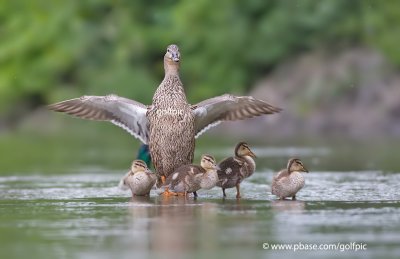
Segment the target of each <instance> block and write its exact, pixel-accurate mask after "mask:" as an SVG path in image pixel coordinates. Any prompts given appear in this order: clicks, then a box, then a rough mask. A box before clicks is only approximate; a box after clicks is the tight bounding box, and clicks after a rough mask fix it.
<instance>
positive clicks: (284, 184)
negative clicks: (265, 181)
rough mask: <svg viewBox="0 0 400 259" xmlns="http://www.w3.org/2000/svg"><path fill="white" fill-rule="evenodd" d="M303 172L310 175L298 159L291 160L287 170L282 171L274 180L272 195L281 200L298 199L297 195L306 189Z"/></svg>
mask: <svg viewBox="0 0 400 259" xmlns="http://www.w3.org/2000/svg"><path fill="white" fill-rule="evenodd" d="M301 172H306V173H308V170H307V169H306V168H305V167H304V165H303V163H302V162H301V161H300V159H298V158H292V159H289V161H288V164H287V168H285V169H282V170H281V171H280V172H278V173H277V174H276V175H275V176H274V177H273V179H272V186H271V193H272V194H274V195H276V196H278V197H279V199H285V198H287V197H292V199H293V200H295V199H296V193H297V192H298V191H300V190H301V188H303V187H304V184H305V180H304V176H303V174H301Z"/></svg>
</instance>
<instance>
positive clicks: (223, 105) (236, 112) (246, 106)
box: [192, 94, 281, 138]
mask: <svg viewBox="0 0 400 259" xmlns="http://www.w3.org/2000/svg"><path fill="white" fill-rule="evenodd" d="M192 109H193V112H194V114H195V122H196V138H197V137H199V136H200V135H201V134H202V133H203V132H205V131H206V130H208V129H209V128H211V127H213V126H216V125H217V124H219V123H220V122H221V121H234V120H243V119H247V118H252V117H255V116H260V115H264V114H273V113H277V112H280V111H281V109H280V108H278V107H275V106H272V105H270V104H268V103H266V102H264V101H262V100H258V99H255V98H254V97H251V96H234V95H230V94H225V95H221V96H217V97H214V98H210V99H207V100H204V101H202V102H200V103H198V104H196V105H194V106H192Z"/></svg>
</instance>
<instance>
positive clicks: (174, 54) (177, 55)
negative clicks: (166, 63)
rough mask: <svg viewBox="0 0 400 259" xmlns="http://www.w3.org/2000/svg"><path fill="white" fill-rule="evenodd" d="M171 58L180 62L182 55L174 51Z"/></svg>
mask: <svg viewBox="0 0 400 259" xmlns="http://www.w3.org/2000/svg"><path fill="white" fill-rule="evenodd" d="M171 59H172V61H174V62H179V60H180V56H179V54H178V53H172V57H171Z"/></svg>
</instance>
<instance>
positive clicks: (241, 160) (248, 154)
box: [217, 142, 256, 198]
mask: <svg viewBox="0 0 400 259" xmlns="http://www.w3.org/2000/svg"><path fill="white" fill-rule="evenodd" d="M254 158H255V154H254V153H253V152H252V151H251V150H250V148H249V146H248V145H247V143H245V142H240V143H238V144H237V145H236V148H235V156H234V157H228V158H226V159H224V160H223V161H221V162H220V163H219V164H218V165H219V167H220V170H218V178H219V181H218V183H217V186H218V187H221V188H222V194H223V196H224V197H226V193H225V189H228V188H233V187H236V198H240V183H241V182H242V181H243V180H244V179H245V178H248V177H250V176H251V175H253V173H254V171H255V169H256V163H255V161H254Z"/></svg>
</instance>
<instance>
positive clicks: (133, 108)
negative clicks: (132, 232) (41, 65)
mask: <svg viewBox="0 0 400 259" xmlns="http://www.w3.org/2000/svg"><path fill="white" fill-rule="evenodd" d="M180 61H181V54H180V51H179V48H178V46H177V45H175V44H172V45H169V46H168V48H167V51H166V53H165V55H164V70H165V74H164V79H163V80H162V82H161V83H160V85H159V86H158V88H157V90H156V91H155V93H154V96H153V101H152V103H151V104H150V105H144V104H142V103H140V102H137V101H134V100H131V99H127V98H124V97H120V96H117V95H114V94H111V95H107V96H82V97H80V98H74V99H70V100H66V101H62V102H59V103H55V104H52V105H49V106H48V107H49V109H51V110H54V111H57V112H64V113H67V114H70V115H73V116H76V117H79V118H83V119H89V120H96V121H109V122H111V123H113V124H115V125H117V126H119V127H121V128H123V129H124V130H126V131H128V132H129V133H130V134H132V135H133V136H134V137H136V138H138V139H139V140H140V141H141V142H142V143H144V144H148V145H149V149H150V155H151V159H152V162H153V164H154V168H155V171H156V174H157V176H158V177H159V180H161V181H159V182H158V183H157V185H159V183H162V182H164V181H165V179H166V178H167V177H168V176H169V175H170V174H172V173H173V172H174V171H175V170H176V169H177V168H178V167H180V166H182V165H187V164H190V163H192V162H193V155H194V148H195V138H198V137H199V136H200V135H201V134H202V133H203V132H205V131H207V130H208V129H209V128H211V126H215V125H217V124H219V123H220V122H223V121H235V120H243V119H247V118H252V117H256V116H261V115H266V114H273V113H278V112H280V111H281V109H280V108H278V107H275V106H273V105H270V104H269V103H267V102H265V101H262V100H258V99H255V98H253V97H251V96H233V95H230V94H224V95H221V96H216V97H213V98H210V99H207V100H204V101H202V102H200V103H197V104H194V105H193V104H189V103H188V101H187V98H186V94H185V90H184V88H183V83H182V81H181V79H180V72H179V70H180ZM203 72H204V73H206V74H207V71H203Z"/></svg>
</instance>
